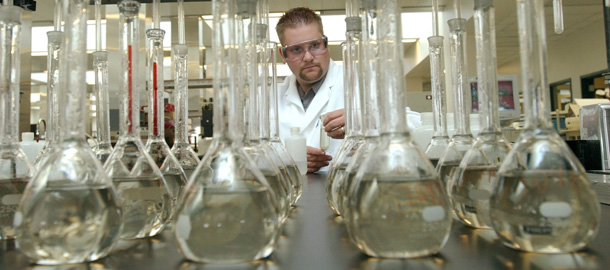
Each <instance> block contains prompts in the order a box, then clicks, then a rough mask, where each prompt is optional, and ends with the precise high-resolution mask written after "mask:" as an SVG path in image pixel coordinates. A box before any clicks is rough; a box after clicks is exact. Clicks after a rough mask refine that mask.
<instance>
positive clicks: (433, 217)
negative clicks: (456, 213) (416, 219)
mask: <svg viewBox="0 0 610 270" xmlns="http://www.w3.org/2000/svg"><path fill="white" fill-rule="evenodd" d="M422 217H423V218H424V220H425V221H426V222H435V221H439V220H442V219H443V218H445V209H443V207H442V206H440V205H435V206H427V207H426V208H424V211H422Z"/></svg>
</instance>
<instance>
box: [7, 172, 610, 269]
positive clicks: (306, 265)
mask: <svg viewBox="0 0 610 270" xmlns="http://www.w3.org/2000/svg"><path fill="white" fill-rule="evenodd" d="M324 177H325V175H324V174H313V175H308V176H307V183H306V186H305V191H304V194H303V197H302V198H301V200H300V201H299V202H298V204H297V207H296V208H295V209H294V211H293V212H292V214H291V218H290V219H289V220H288V221H287V222H286V224H285V226H284V230H283V234H282V237H281V239H280V243H279V245H278V247H277V249H276V251H275V252H274V253H273V254H272V255H271V256H270V257H269V258H267V259H265V260H260V261H256V262H252V263H244V264H238V265H209V264H198V263H193V262H189V261H187V260H185V259H184V256H182V254H180V252H179V251H178V249H177V248H176V245H175V243H174V241H173V237H172V234H171V233H170V232H169V231H166V232H164V233H162V234H161V235H160V236H158V237H154V238H151V239H144V240H137V241H131V242H129V243H127V242H126V243H121V247H120V248H118V249H117V250H116V251H114V252H113V253H112V254H111V255H110V256H108V257H106V258H104V259H101V260H99V261H96V262H92V263H88V264H80V265H66V266H57V267H50V266H33V265H30V264H29V263H28V260H27V258H26V257H25V256H24V255H22V254H21V253H19V251H17V250H15V248H14V242H13V241H0V269H11V270H12V269H38V270H43V269H44V270H56V269H57V270H60V269H61V270H68V269H69V270H80V269H130V270H137V269H146V270H156V269H163V270H166V269H180V270H196V269H206V270H207V269H222V270H233V269H248V270H264V269H272V270H277V269H290V270H292V269H299V270H300V269H314V270H326V269H329V270H330V269H332V270H334V269H337V270H352V269H356V270H357V269H362V270H365V269H366V270H369V269H379V270H382V269H383V270H385V269H608V267H609V266H610V244H608V242H610V205H605V204H602V207H601V209H602V216H601V227H600V229H599V232H598V235H597V236H596V238H595V239H594V240H593V241H592V242H591V243H590V244H589V246H588V247H587V248H585V249H584V250H582V251H579V252H575V253H567V254H557V255H546V254H536V253H524V252H519V251H515V250H512V249H509V248H507V247H504V246H503V245H502V244H501V243H500V242H499V241H498V240H497V238H496V235H495V233H494V232H493V231H491V230H472V229H469V228H467V227H465V226H464V225H461V224H460V223H459V222H454V224H453V227H452V229H451V235H450V237H449V240H448V242H447V244H446V245H445V247H444V248H443V249H442V250H441V251H440V253H439V254H437V255H435V256H431V257H425V258H419V259H409V260H385V259H377V258H371V257H368V256H367V255H365V254H364V253H362V252H360V251H359V250H358V249H357V248H356V246H354V245H353V244H352V243H351V242H350V241H349V239H348V236H347V233H346V231H345V226H343V224H341V223H340V218H338V217H336V216H335V215H334V214H332V213H331V210H330V208H329V207H328V204H327V202H326V195H325V186H324V182H323V179H324ZM592 180H593V179H592ZM598 181H599V180H598ZM601 182H604V181H601ZM601 185H604V186H605V185H610V183H608V182H605V183H598V184H596V185H594V187H595V188H596V190H597V188H598V187H600V186H601ZM596 186H597V187H596Z"/></svg>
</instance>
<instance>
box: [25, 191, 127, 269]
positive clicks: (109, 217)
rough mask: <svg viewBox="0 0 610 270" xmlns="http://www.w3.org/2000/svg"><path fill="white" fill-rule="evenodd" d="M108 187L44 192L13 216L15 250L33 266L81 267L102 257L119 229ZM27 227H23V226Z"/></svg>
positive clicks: (118, 216)
mask: <svg viewBox="0 0 610 270" xmlns="http://www.w3.org/2000/svg"><path fill="white" fill-rule="evenodd" d="M111 193H112V189H111V188H110V187H104V186H99V187H89V186H86V187H78V186H77V187H74V186H72V187H68V188H61V187H57V188H49V187H47V188H45V189H43V190H42V191H40V192H38V193H36V194H35V195H33V196H32V197H31V198H30V203H27V204H25V206H24V207H23V209H21V211H20V212H17V213H16V215H15V224H24V225H21V226H19V229H18V230H17V238H18V245H19V248H20V249H21V251H22V252H23V253H25V254H26V255H27V256H28V257H30V258H32V259H33V260H34V262H36V263H37V264H44V265H57V264H71V263H82V262H85V261H92V260H97V259H99V258H101V257H103V256H105V255H106V254H107V253H108V252H109V251H110V249H111V248H112V246H113V245H114V244H115V243H116V241H115V240H113V239H116V237H117V236H118V233H119V231H120V229H121V215H120V210H119V206H118V205H116V204H115V203H114V201H113V200H112V199H111V198H112V197H113V196H112V195H110V194H111ZM25 224H27V225H25Z"/></svg>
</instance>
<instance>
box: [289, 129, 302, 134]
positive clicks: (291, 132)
mask: <svg viewBox="0 0 610 270" xmlns="http://www.w3.org/2000/svg"><path fill="white" fill-rule="evenodd" d="M300 133H301V128H299V127H291V128H290V135H292V136H296V135H299V134H300Z"/></svg>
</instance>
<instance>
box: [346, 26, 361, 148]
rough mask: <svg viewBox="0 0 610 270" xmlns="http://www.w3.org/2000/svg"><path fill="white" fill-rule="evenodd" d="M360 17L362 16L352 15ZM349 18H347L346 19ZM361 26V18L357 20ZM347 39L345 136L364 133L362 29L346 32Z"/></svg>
mask: <svg viewBox="0 0 610 270" xmlns="http://www.w3.org/2000/svg"><path fill="white" fill-rule="evenodd" d="M350 18H358V19H360V17H350ZM346 20H347V19H346ZM355 21H357V22H358V23H359V24H358V26H360V25H361V24H360V20H355ZM346 36H347V41H346V43H345V50H344V58H343V59H344V67H343V68H344V71H343V74H344V80H343V81H344V85H345V89H346V91H345V118H346V121H345V136H346V137H349V136H354V135H362V101H361V93H360V82H359V80H360V77H361V76H362V72H360V46H361V36H362V33H361V32H360V31H350V32H347V33H346Z"/></svg>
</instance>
